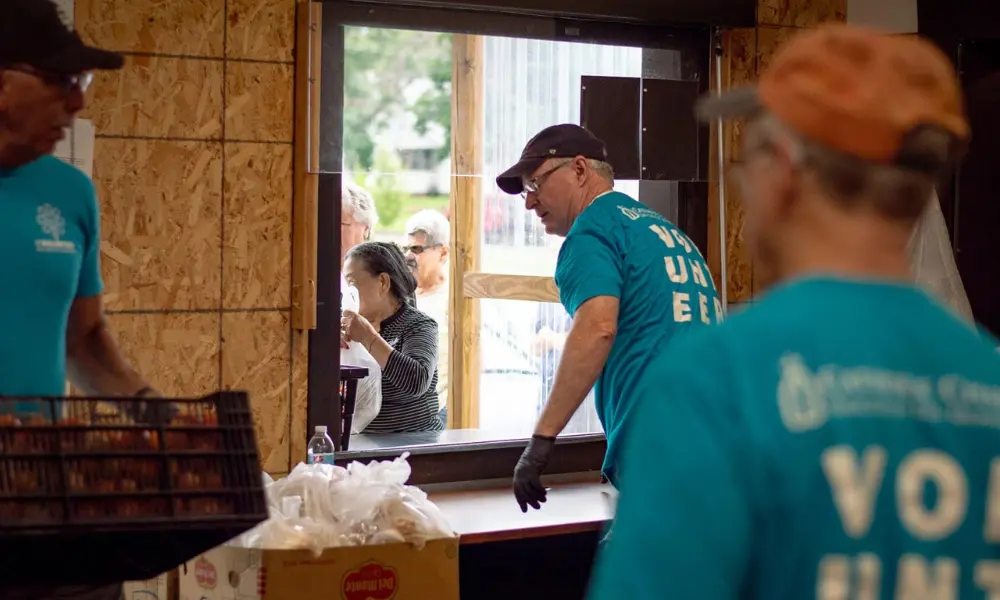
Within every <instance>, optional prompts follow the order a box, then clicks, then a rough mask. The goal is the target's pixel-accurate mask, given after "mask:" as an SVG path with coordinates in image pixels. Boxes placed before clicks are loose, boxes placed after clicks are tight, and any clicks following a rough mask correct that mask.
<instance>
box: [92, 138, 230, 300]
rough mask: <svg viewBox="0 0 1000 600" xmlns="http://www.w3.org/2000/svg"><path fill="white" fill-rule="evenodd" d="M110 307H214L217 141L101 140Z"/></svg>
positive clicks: (97, 179)
mask: <svg viewBox="0 0 1000 600" xmlns="http://www.w3.org/2000/svg"><path fill="white" fill-rule="evenodd" d="M94 155H95V156H94V183H95V186H96V187H97V189H98V190H100V195H99V200H100V209H101V245H102V250H103V253H102V254H103V256H102V265H101V266H102V273H103V276H104V284H105V292H104V293H105V296H104V302H105V306H106V308H107V309H108V310H177V309H185V310H191V309H218V308H219V306H220V302H221V294H222V288H221V279H220V277H219V275H220V271H219V267H220V254H219V251H220V247H221V246H220V235H221V229H222V223H221V215H220V209H221V206H222V205H221V196H222V144H220V143H218V142H172V141H161V140H138V139H99V140H97V143H96V145H95V151H94Z"/></svg>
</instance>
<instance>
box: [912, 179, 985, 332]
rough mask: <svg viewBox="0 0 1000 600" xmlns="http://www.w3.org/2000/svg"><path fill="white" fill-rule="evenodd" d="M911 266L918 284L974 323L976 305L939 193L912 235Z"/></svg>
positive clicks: (930, 203)
mask: <svg viewBox="0 0 1000 600" xmlns="http://www.w3.org/2000/svg"><path fill="white" fill-rule="evenodd" d="M910 265H911V268H912V269H913V276H914V278H915V280H916V283H917V285H918V286H920V287H921V288H923V289H924V290H925V291H927V292H928V293H929V294H931V295H932V296H934V297H935V298H937V299H938V300H939V301H940V302H942V303H944V304H945V305H947V306H948V307H950V308H951V309H952V310H953V311H955V313H956V314H958V315H959V316H960V317H961V318H963V319H965V320H966V321H968V322H970V323H973V322H974V319H973V315H972V307H971V306H970V305H969V297H968V296H967V295H966V293H965V287H964V286H963V285H962V276H961V275H960V274H959V272H958V266H957V265H956V264H955V256H954V254H953V253H952V248H951V239H950V238H949V237H948V226H947V225H946V224H945V221H944V214H943V213H942V212H941V203H940V201H939V200H938V196H937V193H934V196H933V197H932V198H931V201H930V202H929V203H928V204H927V208H926V209H924V213H923V214H922V215H921V216H920V220H919V221H918V222H917V226H916V227H915V228H914V230H913V236H912V237H911V238H910Z"/></svg>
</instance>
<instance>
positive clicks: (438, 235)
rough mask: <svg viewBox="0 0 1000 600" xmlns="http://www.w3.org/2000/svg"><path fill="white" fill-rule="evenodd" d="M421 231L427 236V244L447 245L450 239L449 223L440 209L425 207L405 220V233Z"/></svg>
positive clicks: (410, 233)
mask: <svg viewBox="0 0 1000 600" xmlns="http://www.w3.org/2000/svg"><path fill="white" fill-rule="evenodd" d="M415 233H423V234H424V235H425V236H427V245H429V246H436V245H438V244H440V245H442V246H447V245H448V242H449V241H450V240H451V224H449V223H448V219H446V218H445V216H444V215H443V214H441V212H440V211H436V210H431V209H425V210H422V211H420V212H418V213H416V214H415V215H413V216H412V217H410V220H409V221H407V222H406V234H407V235H413V234H415Z"/></svg>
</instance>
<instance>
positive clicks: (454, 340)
mask: <svg viewBox="0 0 1000 600" xmlns="http://www.w3.org/2000/svg"><path fill="white" fill-rule="evenodd" d="M451 39H452V100H451V122H452V130H451V144H452V145H451V148H452V152H451V172H452V173H453V174H454V175H455V176H454V177H452V179H451V204H450V209H451V239H452V244H453V250H452V255H451V257H452V258H451V261H450V263H451V278H450V285H451V291H450V298H451V300H450V303H449V307H448V309H449V310H448V319H449V323H448V331H449V335H450V336H451V341H450V345H449V347H450V348H452V350H451V351H450V352H449V360H450V361H451V364H450V365H449V366H448V374H449V382H448V386H449V389H448V426H449V427H450V428H453V429H475V428H477V427H478V426H479V402H478V399H479V329H480V327H479V324H480V322H479V302H478V301H477V300H474V299H471V298H466V297H465V294H464V293H463V292H464V289H465V274H466V273H475V272H477V271H479V263H480V252H479V250H480V239H481V237H482V236H481V235H480V232H481V231H482V199H481V195H482V186H481V185H480V181H479V178H478V177H472V176H471V175H477V174H479V173H481V172H482V168H483V154H482V153H483V129H482V123H483V104H484V102H483V64H482V60H483V38H482V36H476V35H459V34H456V35H453V36H452V38H451Z"/></svg>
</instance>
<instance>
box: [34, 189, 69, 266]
mask: <svg viewBox="0 0 1000 600" xmlns="http://www.w3.org/2000/svg"><path fill="white" fill-rule="evenodd" d="M35 222H36V223H37V224H38V226H39V227H40V228H41V230H42V234H43V235H45V236H48V237H47V238H39V239H36V240H35V250H36V251H38V252H50V253H57V254H75V253H76V244H74V243H73V242H72V241H71V240H64V239H62V237H63V236H64V235H66V219H64V218H63V216H62V212H60V210H59V209H58V208H56V207H55V206H52V205H51V204H49V203H48V202H46V203H45V204H42V205H41V206H39V207H38V210H37V211H36V216H35Z"/></svg>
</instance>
